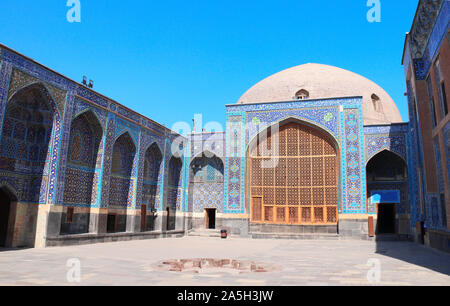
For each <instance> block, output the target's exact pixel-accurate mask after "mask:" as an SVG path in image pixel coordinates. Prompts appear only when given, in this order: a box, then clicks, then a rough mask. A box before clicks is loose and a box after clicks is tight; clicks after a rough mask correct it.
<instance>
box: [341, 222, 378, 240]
mask: <svg viewBox="0 0 450 306" xmlns="http://www.w3.org/2000/svg"><path fill="white" fill-rule="evenodd" d="M338 233H339V236H340V237H343V238H347V239H363V240H369V239H370V237H369V222H368V219H341V220H339V223H338Z"/></svg>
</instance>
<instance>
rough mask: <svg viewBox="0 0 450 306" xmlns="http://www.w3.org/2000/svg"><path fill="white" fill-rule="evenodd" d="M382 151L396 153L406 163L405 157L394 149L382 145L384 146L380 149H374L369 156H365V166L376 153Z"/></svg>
mask: <svg viewBox="0 0 450 306" xmlns="http://www.w3.org/2000/svg"><path fill="white" fill-rule="evenodd" d="M383 151H388V152H390V153H392V154H395V155H397V156H398V157H399V158H401V160H402V161H403V162H404V163H405V164H407V161H406V160H405V157H404V156H403V155H401V154H400V153H398V152H395V151H394V150H391V149H390V148H388V147H384V148H381V149H379V150H377V151H375V152H374V153H373V154H372V155H371V156H369V157H368V158H367V160H366V167H367V164H368V163H369V162H370V161H371V160H372V159H373V158H374V157H375V156H377V155H378V154H380V153H381V152H383Z"/></svg>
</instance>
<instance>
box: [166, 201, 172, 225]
mask: <svg viewBox="0 0 450 306" xmlns="http://www.w3.org/2000/svg"><path fill="white" fill-rule="evenodd" d="M166 211H167V221H166V223H167V224H166V230H168V231H170V230H171V228H172V225H171V224H170V208H169V207H167V208H166Z"/></svg>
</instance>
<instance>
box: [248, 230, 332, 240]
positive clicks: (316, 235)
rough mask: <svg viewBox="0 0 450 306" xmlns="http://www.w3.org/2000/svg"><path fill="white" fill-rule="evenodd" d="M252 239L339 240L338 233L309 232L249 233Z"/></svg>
mask: <svg viewBox="0 0 450 306" xmlns="http://www.w3.org/2000/svg"><path fill="white" fill-rule="evenodd" d="M250 235H251V236H252V238H253V239H289V240H339V235H338V234H326V233H309V234H295V233H294V234H289V233H257V232H253V233H251V234H250Z"/></svg>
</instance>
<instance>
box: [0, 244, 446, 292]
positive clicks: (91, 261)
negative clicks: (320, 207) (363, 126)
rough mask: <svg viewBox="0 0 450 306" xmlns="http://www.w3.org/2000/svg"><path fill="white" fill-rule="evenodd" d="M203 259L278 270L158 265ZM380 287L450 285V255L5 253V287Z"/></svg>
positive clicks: (334, 250)
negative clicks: (174, 269)
mask: <svg viewBox="0 0 450 306" xmlns="http://www.w3.org/2000/svg"><path fill="white" fill-rule="evenodd" d="M195 258H213V259H230V260H240V261H254V262H256V265H262V266H263V267H266V268H267V267H274V266H276V267H277V268H276V269H275V270H271V268H268V270H271V272H251V271H250V270H247V271H241V272H240V271H238V270H232V269H221V268H208V269H206V268H205V269H204V270H202V271H200V273H192V271H191V272H189V271H184V272H171V271H162V270H160V269H159V268H158V263H161V261H164V260H174V259H195ZM73 259H74V260H73ZM73 263H79V264H80V272H81V273H80V282H79V283H77V282H75V283H73V282H69V281H68V278H67V276H68V275H69V276H70V275H72V276H73V275H78V274H76V273H75V274H73V273H72V272H73V271H74V270H72V268H73V267H76V264H75V266H72V264H73ZM378 267H379V270H376V269H377V268H378ZM378 271H379V272H380V273H378ZM197 272H198V271H197ZM242 272H244V273H242ZM368 275H369V276H371V277H370V278H369V279H370V280H371V281H370V282H369V280H368ZM377 276H379V278H377ZM378 280H379V281H378ZM373 284H374V285H446V286H449V285H450V255H449V254H445V253H441V252H439V251H435V250H432V249H429V248H426V247H423V246H419V245H416V244H413V243H409V242H387V241H386V242H385V241H383V242H377V243H375V242H368V241H325V240H323V241H322V240H315V241H310V240H249V239H238V238H234V239H228V240H221V239H218V238H201V237H185V238H180V239H161V240H145V241H130V242H117V243H105V244H96V245H84V246H74V247H61V248H49V249H27V250H5V249H3V250H2V249H0V285H3V286H4V285H158V286H159V285H168V286H180V285H186V286H200V285H205V286H223V285H227V286H230V285H232V286H259V285H274V286H279V285H281V286H286V285H295V286H297V285H373Z"/></svg>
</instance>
